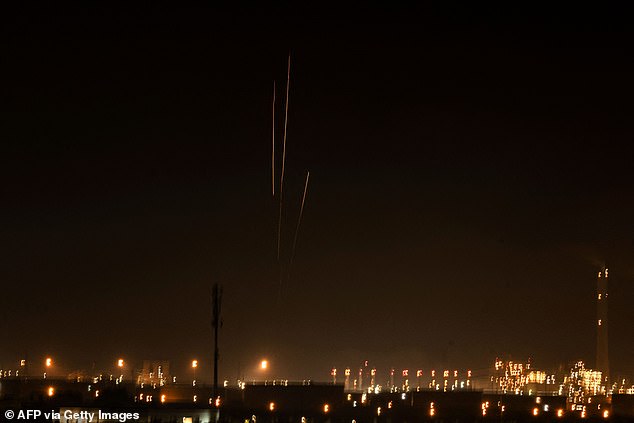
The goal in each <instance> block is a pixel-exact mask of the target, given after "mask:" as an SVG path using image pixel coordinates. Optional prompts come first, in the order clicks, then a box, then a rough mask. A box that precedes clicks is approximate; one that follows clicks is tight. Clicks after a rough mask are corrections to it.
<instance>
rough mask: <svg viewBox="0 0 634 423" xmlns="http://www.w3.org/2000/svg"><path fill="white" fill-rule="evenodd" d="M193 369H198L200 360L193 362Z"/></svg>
mask: <svg viewBox="0 0 634 423" xmlns="http://www.w3.org/2000/svg"><path fill="white" fill-rule="evenodd" d="M192 367H193V368H194V369H195V368H196V367H198V360H192Z"/></svg>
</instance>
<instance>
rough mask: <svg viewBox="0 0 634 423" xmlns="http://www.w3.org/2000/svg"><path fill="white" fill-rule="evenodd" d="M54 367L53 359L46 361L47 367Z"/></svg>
mask: <svg viewBox="0 0 634 423" xmlns="http://www.w3.org/2000/svg"><path fill="white" fill-rule="evenodd" d="M52 365H53V359H52V358H50V357H48V358H47V359H46V367H51V366H52Z"/></svg>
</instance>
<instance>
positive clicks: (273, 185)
mask: <svg viewBox="0 0 634 423" xmlns="http://www.w3.org/2000/svg"><path fill="white" fill-rule="evenodd" d="M272 110H273V119H272V122H273V125H272V128H273V129H272V136H271V144H272V149H271V189H272V192H273V197H275V81H273V107H272Z"/></svg>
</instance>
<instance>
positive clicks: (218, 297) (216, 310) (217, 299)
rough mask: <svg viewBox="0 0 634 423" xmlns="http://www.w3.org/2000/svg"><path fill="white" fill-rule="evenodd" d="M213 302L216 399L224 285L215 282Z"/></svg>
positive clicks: (216, 393)
mask: <svg viewBox="0 0 634 423" xmlns="http://www.w3.org/2000/svg"><path fill="white" fill-rule="evenodd" d="M211 302H212V305H213V318H212V321H211V324H212V326H213V329H214V391H213V397H214V400H215V399H216V398H218V332H219V330H220V328H221V327H222V320H221V318H220V306H221V304H222V287H220V286H219V285H218V284H217V283H216V284H214V287H213V291H212V294H211Z"/></svg>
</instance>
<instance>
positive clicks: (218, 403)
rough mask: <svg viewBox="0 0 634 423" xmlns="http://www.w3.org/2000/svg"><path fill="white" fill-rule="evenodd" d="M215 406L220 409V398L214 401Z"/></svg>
mask: <svg viewBox="0 0 634 423" xmlns="http://www.w3.org/2000/svg"><path fill="white" fill-rule="evenodd" d="M214 404H215V405H216V408H218V407H220V397H217V398H216V401H214Z"/></svg>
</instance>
